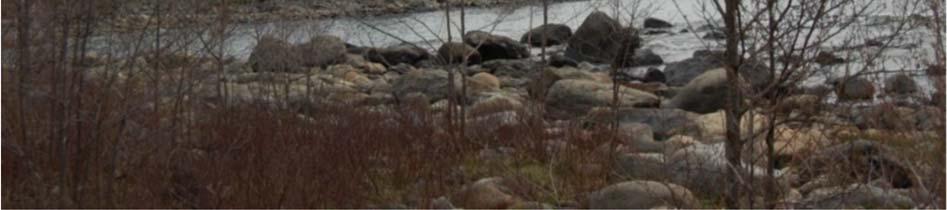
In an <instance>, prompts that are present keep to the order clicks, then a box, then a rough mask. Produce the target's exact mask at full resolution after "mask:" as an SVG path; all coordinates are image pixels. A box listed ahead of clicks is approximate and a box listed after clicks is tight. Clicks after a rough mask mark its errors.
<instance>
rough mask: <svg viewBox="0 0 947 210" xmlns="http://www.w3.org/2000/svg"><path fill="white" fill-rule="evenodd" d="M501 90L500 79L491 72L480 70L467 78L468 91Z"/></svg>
mask: <svg viewBox="0 0 947 210" xmlns="http://www.w3.org/2000/svg"><path fill="white" fill-rule="evenodd" d="M498 90H500V80H499V79H497V77H495V76H493V75H492V74H490V73H486V72H480V73H477V74H474V75H473V76H471V77H468V78H467V91H468V93H471V94H478V93H482V92H491V91H498Z"/></svg>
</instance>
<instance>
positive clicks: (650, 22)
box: [644, 17, 674, 28]
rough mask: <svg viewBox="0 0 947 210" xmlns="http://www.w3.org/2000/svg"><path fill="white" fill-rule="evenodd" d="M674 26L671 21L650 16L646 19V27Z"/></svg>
mask: <svg viewBox="0 0 947 210" xmlns="http://www.w3.org/2000/svg"><path fill="white" fill-rule="evenodd" d="M673 26H674V25H671V23H668V22H667V21H664V20H661V19H657V18H650V17H649V18H645V19H644V28H670V27H673Z"/></svg>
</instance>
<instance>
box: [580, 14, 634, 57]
mask: <svg viewBox="0 0 947 210" xmlns="http://www.w3.org/2000/svg"><path fill="white" fill-rule="evenodd" d="M639 46H641V38H640V37H638V36H637V34H636V33H635V32H634V30H633V29H631V28H623V27H622V26H621V24H619V22H618V21H617V20H615V19H613V18H611V17H609V16H608V15H607V14H605V13H604V12H598V11H596V12H592V14H589V16H588V17H586V18H585V21H584V22H582V25H580V26H579V28H578V29H576V31H575V34H573V36H572V39H570V40H569V46H568V47H567V48H566V53H565V55H566V57H569V58H572V59H575V60H576V61H578V62H582V61H587V62H592V63H612V62H613V61H614V60H615V59H616V58H617V57H620V56H621V55H626V56H628V57H631V56H633V55H634V53H628V52H633V50H634V49H636V48H638V47H639ZM623 50H624V51H625V52H622V51H623ZM624 60H631V59H630V58H629V59H624Z"/></svg>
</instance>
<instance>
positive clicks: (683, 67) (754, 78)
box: [664, 50, 769, 87]
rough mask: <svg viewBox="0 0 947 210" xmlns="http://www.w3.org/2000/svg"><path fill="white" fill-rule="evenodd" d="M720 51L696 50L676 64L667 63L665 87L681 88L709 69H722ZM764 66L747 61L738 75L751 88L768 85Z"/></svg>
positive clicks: (722, 56) (767, 74)
mask: <svg viewBox="0 0 947 210" xmlns="http://www.w3.org/2000/svg"><path fill="white" fill-rule="evenodd" d="M723 61H724V54H723V52H722V51H711V50H698V51H695V52H694V54H693V56H691V58H688V59H684V60H682V61H678V62H672V63H668V64H667V66H666V67H664V74H665V75H667V85H669V86H682V85H686V84H687V83H688V82H690V81H691V80H693V79H694V78H696V77H697V76H699V75H701V74H703V73H704V72H707V71H709V70H711V69H716V68H720V67H723V64H724V62H723ZM767 72H768V71H767V67H766V65H765V64H763V63H760V62H756V61H752V60H747V61H745V62H744V63H743V65H741V66H740V75H741V77H743V78H746V79H748V80H749V82H751V84H752V85H753V87H761V86H764V85H768V84H769V82H767V81H768V80H769V73H767Z"/></svg>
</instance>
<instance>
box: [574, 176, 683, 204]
mask: <svg viewBox="0 0 947 210" xmlns="http://www.w3.org/2000/svg"><path fill="white" fill-rule="evenodd" d="M698 204H699V202H698V200H697V198H695V197H694V195H693V194H692V193H691V192H690V190H688V189H687V188H684V187H682V186H680V185H676V184H671V183H663V182H656V181H644V180H635V181H626V182H622V183H618V184H614V185H611V186H608V187H605V188H602V189H601V190H599V191H596V192H593V193H592V194H590V195H589V207H590V208H593V209H648V208H654V207H673V208H696V207H698V206H697V205H698Z"/></svg>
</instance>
